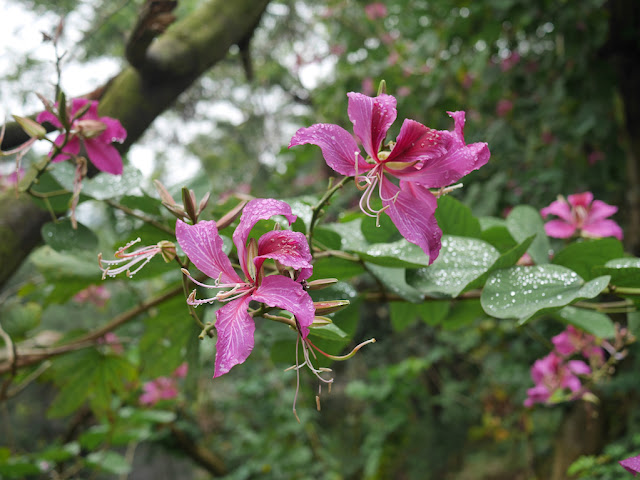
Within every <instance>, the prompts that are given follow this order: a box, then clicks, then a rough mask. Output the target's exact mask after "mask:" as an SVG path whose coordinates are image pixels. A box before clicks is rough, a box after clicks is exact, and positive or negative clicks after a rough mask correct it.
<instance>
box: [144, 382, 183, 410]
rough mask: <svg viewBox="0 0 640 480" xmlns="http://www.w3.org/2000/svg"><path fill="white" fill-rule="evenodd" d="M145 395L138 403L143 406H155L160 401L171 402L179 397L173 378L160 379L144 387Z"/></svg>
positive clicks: (147, 383)
mask: <svg viewBox="0 0 640 480" xmlns="http://www.w3.org/2000/svg"><path fill="white" fill-rule="evenodd" d="M142 390H143V391H144V393H143V394H142V395H140V398H139V399H138V401H139V402H140V403H141V404H142V405H155V404H156V403H158V402H159V401H160V400H171V399H172V398H176V397H177V396H178V388H177V386H176V382H175V380H174V379H173V378H169V377H158V378H156V379H154V380H151V381H150V382H146V383H145V384H144V385H143V386H142Z"/></svg>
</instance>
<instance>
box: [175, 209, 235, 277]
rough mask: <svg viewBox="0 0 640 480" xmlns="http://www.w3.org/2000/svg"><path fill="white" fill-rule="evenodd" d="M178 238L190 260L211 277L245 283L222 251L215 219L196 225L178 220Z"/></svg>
mask: <svg viewBox="0 0 640 480" xmlns="http://www.w3.org/2000/svg"><path fill="white" fill-rule="evenodd" d="M176 238H177V239H178V243H179V244H180V247H181V248H182V250H183V251H184V253H186V254H187V257H189V260H191V261H192V262H193V264H194V265H195V266H196V267H197V268H198V270H200V271H201V272H203V273H205V274H206V275H208V276H209V277H210V278H214V279H218V278H219V279H220V282H221V283H244V282H243V281H242V279H241V278H240V277H239V276H238V274H237V273H236V272H235V270H234V269H233V267H232V266H231V262H230V261H229V257H227V256H226V255H225V253H224V252H223V251H222V247H223V242H222V238H220V235H219V234H218V227H217V226H216V222H214V221H213V220H208V221H204V222H198V223H196V224H195V225H188V224H186V223H184V222H183V221H182V220H178V221H176Z"/></svg>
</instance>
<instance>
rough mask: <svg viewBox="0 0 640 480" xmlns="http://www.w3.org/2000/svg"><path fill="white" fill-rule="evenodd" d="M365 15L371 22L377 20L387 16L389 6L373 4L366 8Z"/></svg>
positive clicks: (380, 3) (378, 3)
mask: <svg viewBox="0 0 640 480" xmlns="http://www.w3.org/2000/svg"><path fill="white" fill-rule="evenodd" d="M364 13H365V15H366V16H367V18H368V19H369V20H377V19H378V18H384V17H386V16H387V13H388V11H387V6H386V5H385V4H384V3H382V2H373V3H370V4H369V5H367V6H366V7H364Z"/></svg>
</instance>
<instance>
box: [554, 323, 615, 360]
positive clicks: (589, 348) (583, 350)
mask: <svg viewBox="0 0 640 480" xmlns="http://www.w3.org/2000/svg"><path fill="white" fill-rule="evenodd" d="M551 341H552V342H553V345H554V346H555V348H556V351H557V352H558V353H559V354H560V355H563V356H565V357H568V356H571V355H573V354H574V353H580V354H582V356H584V357H585V358H587V359H592V358H593V359H594V360H595V361H596V362H597V363H598V364H602V362H604V352H603V351H602V348H601V347H599V346H598V345H597V340H596V337H594V336H593V335H589V334H587V333H585V332H583V331H582V330H578V329H576V328H575V327H574V326H573V325H569V326H568V327H567V329H566V330H565V331H564V332H562V333H559V334H558V335H556V336H555V337H553V338H552V339H551Z"/></svg>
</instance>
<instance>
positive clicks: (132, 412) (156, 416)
mask: <svg viewBox="0 0 640 480" xmlns="http://www.w3.org/2000/svg"><path fill="white" fill-rule="evenodd" d="M119 416H120V418H122V419H124V420H125V421H126V422H127V423H148V422H151V423H171V422H173V421H175V419H176V418H177V416H176V413H175V412H172V411H170V410H148V409H144V410H143V409H140V408H134V407H123V408H121V409H120V411H119Z"/></svg>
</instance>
